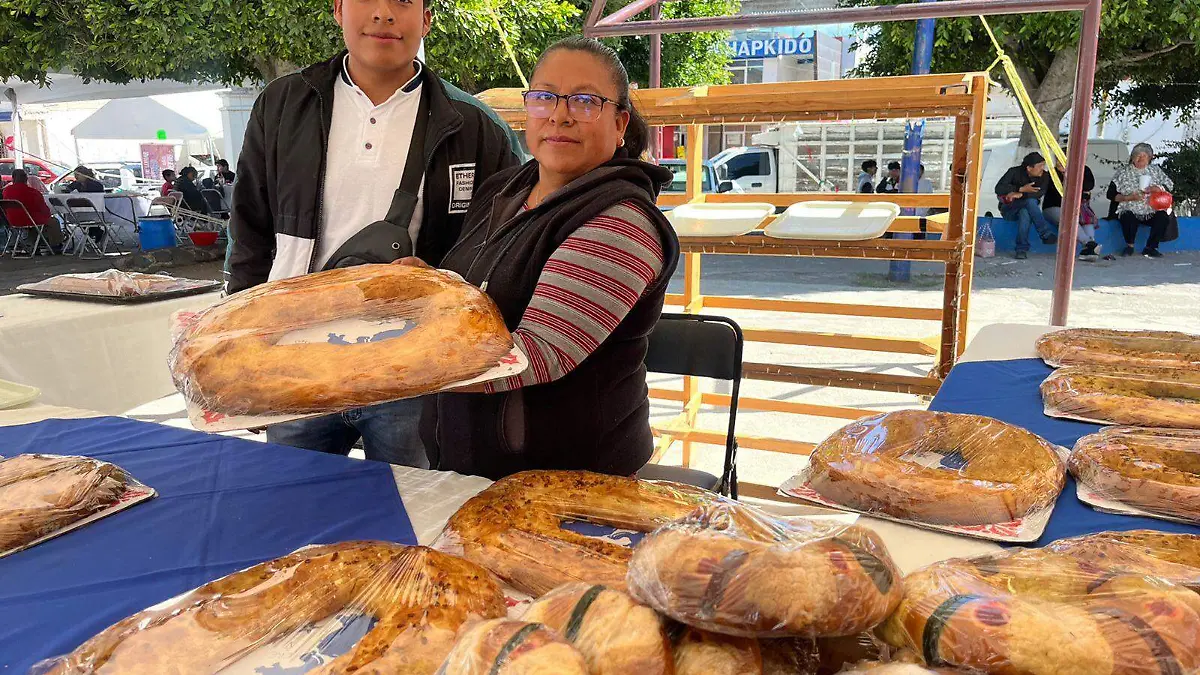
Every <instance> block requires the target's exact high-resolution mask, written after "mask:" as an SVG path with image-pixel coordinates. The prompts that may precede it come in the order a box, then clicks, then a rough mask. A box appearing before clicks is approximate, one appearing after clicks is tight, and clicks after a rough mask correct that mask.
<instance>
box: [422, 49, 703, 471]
mask: <svg viewBox="0 0 1200 675" xmlns="http://www.w3.org/2000/svg"><path fill="white" fill-rule="evenodd" d="M529 79H530V86H529V91H527V92H525V95H524V103H525V110H526V117H527V120H528V122H527V129H526V132H525V137H526V139H527V140H528V142H529V149H530V152H532V153H533V157H534V159H533V161H530V162H528V163H526V164H525V165H524V166H522V167H515V168H512V169H509V170H507V171H503V172H501V173H499V174H497V175H496V176H494V177H493V178H492V179H491V180H489V181H488V182H487V183H485V184H484V185H483V186H482V187H480V189H479V192H478V194H477V196H476V198H475V200H474V203H473V204H472V205H471V208H470V209H469V211H468V212H467V216H466V221H465V224H464V225H463V236H462V237H461V238H460V239H459V240H458V242H457V243H456V244H455V245H454V248H452V249H450V252H449V253H448V254H447V255H446V257H445V259H443V260H442V267H444V268H446V269H449V270H451V271H455V272H458V273H459V274H462V275H463V277H464V278H466V280H467V281H468V282H470V283H473V284H476V285H479V286H480V287H481V288H484V289H485V290H486V292H487V294H488V295H489V296H491V298H492V299H493V300H494V301H495V302H496V305H497V307H498V308H499V309H500V312H501V314H503V315H504V320H505V323H506V324H508V325H509V326H510V327H512V328H513V331H512V332H513V339H514V341H515V342H516V344H517V345H518V346H519V347H520V349H521V351H522V352H524V353H525V354H526V355H527V356H528V357H529V361H530V364H531V365H530V368H529V369H528V370H526V371H525V372H524V373H521V374H520V375H517V376H514V377H510V378H507V379H505V380H502V381H497V382H490V383H487V384H484V385H479V386H477V387H471V388H468V389H467V390H466V391H463V390H460V391H459V392H454V393H443V394H437V395H436V396H435V397H430V400H428V401H427V402H426V404H425V413H424V415H423V417H422V420H421V436H422V438H423V439H424V440H425V447H426V449H427V450H428V452H429V455H430V459H431V462H432V464H433V466H434V467H435V468H438V469H443V470H449V471H458V472H460V473H466V474H474V475H481V476H488V477H490V478H500V477H502V476H506V475H509V474H512V473H515V472H517V471H522V470H528V469H578V470H589V471H596V472H602V473H608V474H614V475H621V476H629V475H632V474H633V473H634V472H636V471H638V470H639V469H641V468H642V466H643V465H645V463H646V461H647V460H648V459H649V458H650V455H651V453H652V451H653V449H654V438H653V436H652V435H651V432H650V420H649V410H650V406H649V400H648V398H647V396H646V368H645V364H644V359H645V355H646V348H647V345H648V336H649V334H650V331H651V330H652V329H653V327H654V325H655V324H656V323H657V321H658V317H659V315H660V314H661V311H662V307H663V301H664V298H665V293H666V288H667V283H668V281H669V280H670V278H671V274H672V272H673V271H674V270H675V266H676V263H677V262H678V258H679V240H678V238H677V237H676V235H675V232H674V230H673V229H672V228H671V225H670V223H668V222H667V220H666V218H664V217H663V215H662V212H660V211H659V210H658V208H657V207H655V198H656V197H657V195H658V192H659V190H660V189H661V188H662V186H663V185H665V184H668V183H669V182H670V181H671V171H670V170H668V169H666V168H664V167H660V166H655V165H653V164H649V163H646V162H643V161H640V160H639V159H638V158H639V157H640V156H641V154H642V152H643V151H644V150H645V149H646V145H647V142H648V140H649V128H648V127H647V126H646V122H645V121H644V120H642V118H641V117H640V116H639V115H638V114H637V111H636V110H635V109H634V107H633V103H632V101H631V100H630V98H629V89H630V87H629V74H628V73H627V71H626V70H625V67H624V66H623V65H622V64H621V61H620V59H619V58H618V56H617V54H616V52H615V51H613V49H612V48H611V47H608V46H606V45H604V44H602V43H601V42H599V41H596V40H593V39H590V38H582V37H573V38H566V39H564V40H561V41H559V42H557V43H555V44H554V45H552V46H551V47H550V48H548V49H547V50H546V51H545V52H544V53H543V54H542V56H541V58H540V59H539V60H538V62H537V65H536V66H534V70H533V73H532V74H531V75H530V78H529ZM510 223H511V225H510ZM414 261H415V259H406V260H402V261H400V262H401V263H405V264H414ZM415 263H416V264H419V261H415ZM467 392H471V393H467ZM564 434H569V435H570V438H571V439H572V440H571V442H570V443H566V444H564V443H563V439H564V438H566V436H564Z"/></svg>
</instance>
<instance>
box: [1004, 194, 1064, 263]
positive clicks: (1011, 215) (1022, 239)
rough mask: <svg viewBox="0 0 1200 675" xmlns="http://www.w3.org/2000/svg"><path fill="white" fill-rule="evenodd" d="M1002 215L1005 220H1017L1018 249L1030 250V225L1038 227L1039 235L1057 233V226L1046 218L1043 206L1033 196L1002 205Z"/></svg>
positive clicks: (1044, 237) (1043, 236) (1044, 235)
mask: <svg viewBox="0 0 1200 675" xmlns="http://www.w3.org/2000/svg"><path fill="white" fill-rule="evenodd" d="M1000 215H1001V217H1003V218H1004V219H1005V220H1015V221H1017V251H1028V250H1029V226H1030V225H1033V226H1034V227H1035V228H1037V233H1038V236H1040V237H1041V238H1042V239H1046V238H1047V237H1049V236H1050V235H1052V234H1055V228H1054V226H1053V225H1051V224H1050V221H1049V220H1046V216H1045V214H1043V213H1042V207H1041V206H1039V205H1038V202H1037V200H1036V199H1034V198H1033V197H1025V198H1023V199H1018V200H1016V201H1014V202H1013V203H1011V204H1001V205H1000Z"/></svg>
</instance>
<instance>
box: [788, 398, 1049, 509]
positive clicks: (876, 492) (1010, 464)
mask: <svg viewBox="0 0 1200 675" xmlns="http://www.w3.org/2000/svg"><path fill="white" fill-rule="evenodd" d="M943 456H946V457H954V458H955V460H956V461H957V462H958V463H960V464H962V467H961V468H959V469H957V470H953V469H947V468H944V466H942V465H943V464H945V462H940V463H939V462H938V460H940V459H941V458H942V457H943ZM931 462H932V463H934V467H933V468H931V467H930V466H928V464H929V463H931ZM809 467H810V469H809V471H810V473H809V476H810V478H809V482H810V484H811V485H812V488H813V489H814V490H816V491H817V492H819V493H821V495H823V496H825V497H827V498H828V499H831V500H833V501H835V502H837V503H839V504H844V505H846V506H849V507H851V508H853V509H857V510H860V511H867V512H872V513H884V514H887V515H889V516H893V517H895V518H904V519H908V520H916V521H921V522H926V523H935V524H948V525H981V524H986V523H1006V522H1009V521H1012V520H1015V519H1017V518H1022V517H1024V516H1026V515H1028V514H1029V513H1030V512H1031V511H1035V510H1037V509H1041V508H1044V507H1046V506H1048V505H1050V504H1052V503H1053V502H1054V500H1055V499H1056V498H1057V497H1058V494H1059V492H1061V491H1062V486H1063V482H1064V481H1065V476H1066V467H1065V465H1064V463H1063V461H1062V460H1061V459H1060V458H1059V456H1058V454H1057V453H1056V452H1055V450H1054V446H1053V445H1051V444H1050V443H1049V442H1047V441H1046V440H1044V439H1042V438H1041V437H1039V436H1037V435H1036V434H1033V433H1031V432H1029V431H1026V430H1025V429H1022V428H1020V427H1017V426H1013V425H1011V424H1007V423H1005V422H1001V421H1000V420H996V419H992V418H990V417H983V416H981V415H960V414H955V413H944V412H932V411H925V410H900V411H897V412H893V413H885V414H882V415H876V416H874V417H868V418H865V419H861V420H858V421H857V422H852V423H850V424H848V425H846V426H845V427H842V428H841V429H840V430H838V431H836V432H834V433H833V435H832V436H830V437H829V438H826V439H825V440H824V441H823V442H822V443H821V444H820V445H818V446H817V447H816V449H814V450H813V452H812V454H811V455H810V456H809Z"/></svg>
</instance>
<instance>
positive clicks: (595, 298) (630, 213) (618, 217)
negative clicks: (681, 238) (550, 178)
mask: <svg viewBox="0 0 1200 675" xmlns="http://www.w3.org/2000/svg"><path fill="white" fill-rule="evenodd" d="M663 264H664V255H663V247H662V241H661V240H660V239H659V235H658V231H657V230H656V229H655V228H654V224H653V223H652V222H651V221H650V218H649V217H648V216H647V215H646V214H645V213H643V212H642V211H641V209H640V208H639V207H638V206H637V205H636V204H635V203H634V202H632V201H627V202H622V203H620V204H617V205H615V206H611V207H609V208H608V209H606V210H605V211H604V212H603V213H601V214H600V215H599V216H596V217H595V218H593V219H591V220H590V221H588V222H587V223H586V224H585V225H583V226H582V227H580V228H579V229H578V230H575V231H574V232H573V233H571V234H570V235H569V236H568V237H567V238H566V240H565V241H563V243H562V244H561V245H559V247H558V249H557V250H556V251H555V252H554V254H553V255H551V256H550V259H549V260H548V261H547V262H546V266H545V267H544V268H543V269H542V273H541V275H540V276H539V277H538V283H537V286H536V287H535V288H534V291H533V299H532V300H530V302H529V306H528V307H527V308H526V309H525V314H524V315H523V316H522V317H521V322H520V323H519V324H518V325H517V329H516V330H515V331H513V339H514V340H515V341H516V343H517V345H518V346H519V347H520V348H521V351H522V352H524V353H525V355H526V356H528V357H529V368H528V369H527V370H526V371H525V372H523V373H521V374H520V375H518V376H515V377H510V378H508V379H506V380H502V381H498V382H491V383H489V384H487V385H485V390H486V391H487V392H489V393H496V392H501V391H509V390H512V389H517V388H520V387H528V386H530V385H535V384H544V383H546V382H553V381H555V380H557V379H559V378H561V377H563V376H564V375H566V374H567V373H569V372H571V371H572V370H574V368H575V366H577V365H578V364H579V363H580V362H581V361H583V360H584V359H585V358H587V357H588V355H589V354H591V353H592V352H593V351H595V350H596V348H597V347H599V346H600V345H601V344H602V343H603V342H604V341H605V340H606V339H608V336H609V335H611V334H612V332H613V331H614V330H616V328H617V325H618V324H620V323H621V321H622V320H623V319H624V318H625V316H626V315H627V314H628V313H629V310H630V309H632V308H633V305H634V304H635V303H636V302H637V301H638V299H639V298H641V297H642V293H644V292H645V290H646V288H647V287H648V286H649V285H650V284H651V283H652V282H653V281H654V280H655V279H656V278H657V277H658V275H659V273H660V272H662V269H663Z"/></svg>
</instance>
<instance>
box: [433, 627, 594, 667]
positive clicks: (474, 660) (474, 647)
mask: <svg viewBox="0 0 1200 675" xmlns="http://www.w3.org/2000/svg"><path fill="white" fill-rule="evenodd" d="M437 675H589V673H588V669H587V664H586V663H585V662H584V660H583V655H582V654H580V653H579V652H578V651H576V650H575V648H573V647H572V646H571V645H570V644H568V643H567V642H566V641H565V640H563V639H562V638H561V637H559V636H558V634H557V633H555V632H554V631H552V630H550V629H549V628H547V627H546V626H543V625H542V624H540V623H528V622H525V621H513V620H511V619H493V620H491V621H483V622H480V623H476V624H474V625H471V626H467V627H466V628H465V629H464V630H463V632H462V635H461V636H460V637H459V639H458V642H457V643H455V645H454V649H452V650H451V651H450V655H449V656H447V657H446V661H445V662H444V663H443V664H442V667H441V668H440V669H438V671H437Z"/></svg>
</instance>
